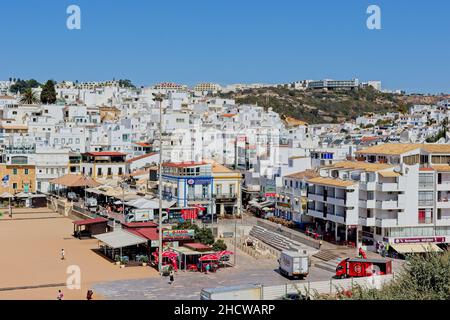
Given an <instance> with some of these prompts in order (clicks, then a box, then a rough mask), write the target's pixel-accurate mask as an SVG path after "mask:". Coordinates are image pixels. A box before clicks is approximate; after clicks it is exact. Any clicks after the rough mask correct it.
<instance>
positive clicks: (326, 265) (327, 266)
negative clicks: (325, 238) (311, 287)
mask: <svg viewBox="0 0 450 320" xmlns="http://www.w3.org/2000/svg"><path fill="white" fill-rule="evenodd" d="M339 262H341V259H337V258H336V259H333V260H328V261H322V262H318V263H316V264H314V266H315V267H317V268H320V269H323V270H326V271H330V272H333V273H335V272H336V267H337V265H338V264H339Z"/></svg>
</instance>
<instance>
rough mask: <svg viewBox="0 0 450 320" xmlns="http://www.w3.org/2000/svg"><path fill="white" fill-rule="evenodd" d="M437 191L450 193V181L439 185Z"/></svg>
mask: <svg viewBox="0 0 450 320" xmlns="http://www.w3.org/2000/svg"><path fill="white" fill-rule="evenodd" d="M437 191H450V181H442V182H441V183H439V184H438V185H437Z"/></svg>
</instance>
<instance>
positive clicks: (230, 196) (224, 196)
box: [214, 193, 237, 201]
mask: <svg viewBox="0 0 450 320" xmlns="http://www.w3.org/2000/svg"><path fill="white" fill-rule="evenodd" d="M214 198H215V199H216V201H229V200H236V198H237V194H236V193H218V194H215V195H214Z"/></svg>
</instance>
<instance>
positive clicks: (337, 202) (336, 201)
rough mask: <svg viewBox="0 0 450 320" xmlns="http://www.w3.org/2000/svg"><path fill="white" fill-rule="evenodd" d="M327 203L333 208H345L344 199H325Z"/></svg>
mask: <svg viewBox="0 0 450 320" xmlns="http://www.w3.org/2000/svg"><path fill="white" fill-rule="evenodd" d="M327 203H329V204H333V205H335V206H341V207H345V199H341V198H330V197H328V198H327Z"/></svg>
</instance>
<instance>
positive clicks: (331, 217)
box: [327, 214, 345, 224]
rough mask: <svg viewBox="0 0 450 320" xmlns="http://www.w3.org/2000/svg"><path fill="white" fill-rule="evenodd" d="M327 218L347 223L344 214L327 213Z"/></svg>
mask: <svg viewBox="0 0 450 320" xmlns="http://www.w3.org/2000/svg"><path fill="white" fill-rule="evenodd" d="M327 220H329V221H333V222H336V223H340V224H345V217H343V216H337V215H334V214H327Z"/></svg>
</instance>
